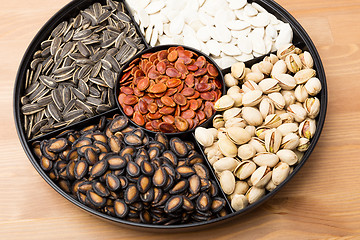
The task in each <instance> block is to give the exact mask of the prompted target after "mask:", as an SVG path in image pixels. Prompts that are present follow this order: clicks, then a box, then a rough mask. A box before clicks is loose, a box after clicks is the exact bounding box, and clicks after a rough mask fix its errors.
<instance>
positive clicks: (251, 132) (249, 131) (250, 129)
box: [245, 126, 256, 137]
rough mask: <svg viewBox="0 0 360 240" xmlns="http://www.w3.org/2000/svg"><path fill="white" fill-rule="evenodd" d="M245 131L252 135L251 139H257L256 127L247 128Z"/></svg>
mask: <svg viewBox="0 0 360 240" xmlns="http://www.w3.org/2000/svg"><path fill="white" fill-rule="evenodd" d="M245 130H246V131H247V132H248V133H249V134H250V136H251V137H255V131H256V128H255V126H246V127H245Z"/></svg>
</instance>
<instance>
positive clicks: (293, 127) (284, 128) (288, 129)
mask: <svg viewBox="0 0 360 240" xmlns="http://www.w3.org/2000/svg"><path fill="white" fill-rule="evenodd" d="M277 129H278V130H279V131H280V132H281V134H282V135H283V136H286V135H288V134H289V133H295V132H297V131H298V130H299V125H298V124H297V123H284V124H282V125H281V126H279V127H278V128H277Z"/></svg>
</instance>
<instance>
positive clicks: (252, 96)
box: [242, 90, 262, 107]
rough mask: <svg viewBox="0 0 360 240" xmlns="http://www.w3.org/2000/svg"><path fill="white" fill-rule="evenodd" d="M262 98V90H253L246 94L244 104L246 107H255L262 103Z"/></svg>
mask: <svg viewBox="0 0 360 240" xmlns="http://www.w3.org/2000/svg"><path fill="white" fill-rule="evenodd" d="M261 98H262V91H261V90H253V91H249V92H246V93H245V94H244V96H243V98H242V104H243V105H244V106H245V107H253V106H256V105H258V104H259V103H260V101H261Z"/></svg>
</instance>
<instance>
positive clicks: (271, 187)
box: [265, 179, 276, 192]
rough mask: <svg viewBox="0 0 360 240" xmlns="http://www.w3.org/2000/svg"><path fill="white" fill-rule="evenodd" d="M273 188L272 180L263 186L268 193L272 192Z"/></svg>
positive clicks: (274, 186)
mask: <svg viewBox="0 0 360 240" xmlns="http://www.w3.org/2000/svg"><path fill="white" fill-rule="evenodd" d="M275 188H276V184H275V183H274V182H273V180H272V179H271V180H270V181H269V182H268V184H266V186H265V189H266V190H268V191H269V192H271V191H273V190H274V189H275Z"/></svg>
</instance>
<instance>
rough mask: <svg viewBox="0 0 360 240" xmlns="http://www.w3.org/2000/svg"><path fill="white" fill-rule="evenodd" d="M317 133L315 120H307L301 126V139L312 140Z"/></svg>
mask: <svg viewBox="0 0 360 240" xmlns="http://www.w3.org/2000/svg"><path fill="white" fill-rule="evenodd" d="M315 131H316V121H315V120H314V119H310V118H308V119H306V120H305V121H303V122H302V123H300V125H299V135H300V137H305V138H307V139H311V138H312V137H313V136H314V134H315Z"/></svg>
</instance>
